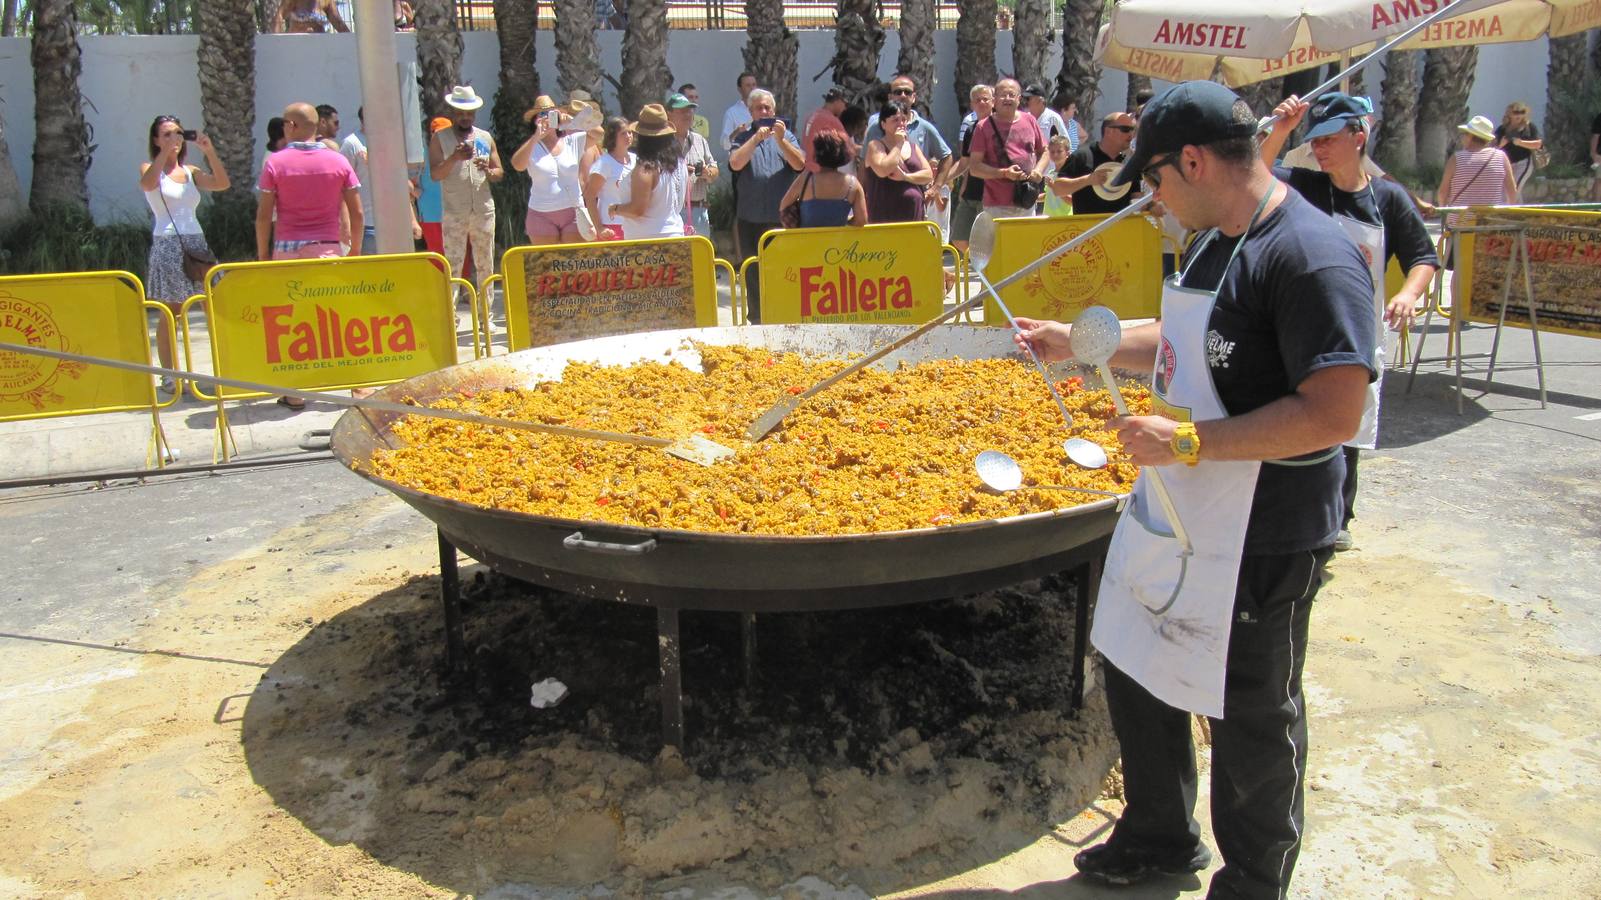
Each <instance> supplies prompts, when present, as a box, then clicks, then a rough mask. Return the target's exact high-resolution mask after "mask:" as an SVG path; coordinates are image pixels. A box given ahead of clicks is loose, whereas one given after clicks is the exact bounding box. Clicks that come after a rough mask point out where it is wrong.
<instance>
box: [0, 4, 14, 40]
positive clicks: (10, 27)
mask: <svg viewBox="0 0 1601 900" xmlns="http://www.w3.org/2000/svg"><path fill="white" fill-rule="evenodd" d="M16 36H17V0H5V12H4V13H0V37H16Z"/></svg>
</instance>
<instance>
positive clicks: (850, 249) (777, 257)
mask: <svg viewBox="0 0 1601 900" xmlns="http://www.w3.org/2000/svg"><path fill="white" fill-rule="evenodd" d="M942 246H943V245H942V244H941V243H940V238H939V228H938V227H937V226H935V225H934V223H932V222H928V221H917V222H894V223H888V224H883V225H867V226H864V227H855V226H845V227H841V228H792V229H785V230H780V231H769V232H767V233H766V234H764V235H762V239H761V243H760V245H759V250H758V252H757V256H756V258H757V259H758V260H759V261H760V263H761V272H760V274H759V275H758V278H759V279H760V281H759V284H760V285H761V309H762V311H761V316H762V322H763V323H764V324H785V323H829V324H834V323H847V322H850V323H877V324H915V323H918V322H926V321H928V320H929V319H932V318H934V317H935V316H937V315H939V314H940V313H941V312H942V311H943V310H944V308H945V267H944V264H943V262H942V259H941V247H942ZM747 265H748V263H747ZM744 271H745V270H744V269H742V270H741V273H742V274H744Z"/></svg>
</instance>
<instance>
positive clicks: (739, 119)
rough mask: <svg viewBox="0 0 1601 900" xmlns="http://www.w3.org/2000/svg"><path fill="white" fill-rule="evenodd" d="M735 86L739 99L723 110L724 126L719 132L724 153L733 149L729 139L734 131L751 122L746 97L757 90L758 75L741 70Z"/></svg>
mask: <svg viewBox="0 0 1601 900" xmlns="http://www.w3.org/2000/svg"><path fill="white" fill-rule="evenodd" d="M734 86H735V87H737V88H739V101H738V102H737V103H735V104H734V105H733V106H730V107H729V108H728V109H726V110H724V111H723V128H722V130H721V131H719V132H718V133H717V134H718V137H717V143H718V144H719V145H720V146H721V147H722V148H723V152H724V153H727V152H728V151H730V150H732V149H733V147H732V146H731V145H730V143H729V140H728V139H729V138H730V137H731V136H732V135H733V134H734V132H736V131H738V130H740V129H741V128H743V127H745V126H746V125H749V124H750V107H748V106H747V105H746V104H745V99H746V98H747V97H749V96H750V92H751V91H754V90H756V76H755V75H752V74H751V73H749V72H741V73H739V80H738V81H736V82H734Z"/></svg>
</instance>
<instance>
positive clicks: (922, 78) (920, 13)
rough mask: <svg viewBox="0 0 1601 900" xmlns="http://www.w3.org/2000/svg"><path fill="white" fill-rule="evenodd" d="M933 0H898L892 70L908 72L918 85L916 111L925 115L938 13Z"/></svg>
mask: <svg viewBox="0 0 1601 900" xmlns="http://www.w3.org/2000/svg"><path fill="white" fill-rule="evenodd" d="M937 14H938V13H937V11H936V7H935V5H934V0H903V2H902V3H901V49H900V54H899V55H898V56H897V57H896V59H895V71H897V72H899V73H901V74H902V75H907V76H909V77H910V78H911V79H912V83H913V84H915V85H917V97H918V100H917V111H918V114H919V115H923V116H928V115H930V114H931V112H932V110H933V103H934V28H935V26H936V19H935V16H936V15H937Z"/></svg>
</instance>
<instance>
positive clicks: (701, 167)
mask: <svg viewBox="0 0 1601 900" xmlns="http://www.w3.org/2000/svg"><path fill="white" fill-rule="evenodd" d="M705 172H706V164H705V163H703V162H698V163H695V164H694V165H691V166H690V167H689V174H691V175H693V176H695V177H696V178H699V177H700V176H701V175H703V174H705Z"/></svg>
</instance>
